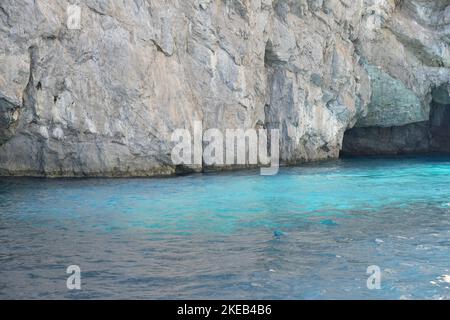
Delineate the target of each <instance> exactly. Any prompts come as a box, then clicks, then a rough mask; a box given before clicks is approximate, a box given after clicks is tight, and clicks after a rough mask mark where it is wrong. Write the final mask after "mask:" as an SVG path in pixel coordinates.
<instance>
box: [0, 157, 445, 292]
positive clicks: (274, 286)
mask: <svg viewBox="0 0 450 320" xmlns="http://www.w3.org/2000/svg"><path fill="white" fill-rule="evenodd" d="M0 243H1V246H0V298H14V299H20V298H44V299H54V298H69V299H84V298H88V299H89V298H92V299H94V298H102V299H118V298H137V299H177V298H189V299H201V298H205V299H214V298H220V299H222V298H223V299H336V298H347V299H381V298H386V299H421V298H426V299H448V298H450V289H449V287H450V284H449V283H447V282H445V281H444V279H447V278H445V276H446V275H450V270H449V269H450V157H401V158H363V159H341V160H337V161H330V162H324V163H320V164H312V165H307V166H303V167H299V168H285V169H282V170H281V171H280V174H278V175H276V176H271V177H269V176H260V175H258V171H242V172H237V173H223V174H207V175H205V174H204V175H200V174H198V175H191V176H184V177H176V178H167V179H117V180H113V179H84V180H69V179H63V180H45V179H12V178H3V179H0ZM69 265H79V266H80V268H81V279H82V280H81V281H82V288H81V290H79V291H69V290H68V289H67V288H66V279H67V277H68V275H66V268H67V267H68V266H69ZM371 265H377V266H379V267H380V269H381V271H382V276H381V289H380V290H369V289H368V288H367V285H366V281H367V278H368V276H369V275H368V274H367V273H366V271H367V267H368V266H371Z"/></svg>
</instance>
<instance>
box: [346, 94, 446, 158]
mask: <svg viewBox="0 0 450 320" xmlns="http://www.w3.org/2000/svg"><path fill="white" fill-rule="evenodd" d="M433 153H434V154H450V96H449V92H448V90H447V86H441V87H438V88H436V89H434V90H433V91H432V100H431V103H430V117H429V120H428V121H423V122H417V123H411V124H407V125H404V126H398V127H357V126H356V127H355V128H352V129H349V130H347V131H346V132H345V134H344V140H343V144H342V150H341V156H342V157H346V156H367V155H402V154H433Z"/></svg>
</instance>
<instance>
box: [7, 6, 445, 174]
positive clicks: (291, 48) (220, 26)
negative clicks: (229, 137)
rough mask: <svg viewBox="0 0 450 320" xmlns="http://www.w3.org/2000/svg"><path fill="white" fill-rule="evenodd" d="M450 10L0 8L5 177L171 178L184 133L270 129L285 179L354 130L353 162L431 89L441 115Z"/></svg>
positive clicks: (425, 117) (415, 110)
mask: <svg viewBox="0 0 450 320" xmlns="http://www.w3.org/2000/svg"><path fill="white" fill-rule="evenodd" d="M73 5H75V7H78V8H79V9H80V18H81V19H80V20H79V21H74V20H71V19H72V18H73V17H74V16H73V11H71V9H70V8H74V7H73ZM449 5H450V2H449V1H448V0H436V1H422V0H421V1H419V0H412V1H398V0H396V1H394V0H353V1H350V0H164V1H163V0H151V1H148V0H147V1H146V0H124V1H120V2H119V1H113V0H95V1H94V0H84V1H81V0H80V1H76V0H71V1H65V0H40V1H33V0H2V1H1V3H0V41H1V43H2V44H4V45H2V47H1V48H0V175H33V176H150V175H166V174H173V173H175V172H176V167H175V166H173V165H172V163H171V158H170V153H171V150H172V148H173V143H172V142H171V139H170V137H171V134H172V132H173V131H174V130H175V129H177V128H188V129H191V128H192V127H193V123H194V121H202V123H203V128H204V129H208V128H218V129H222V130H225V129H227V128H230V129H233V128H243V129H247V128H259V127H261V126H262V127H266V128H278V129H280V132H281V141H280V148H281V150H280V151H281V153H280V154H281V161H282V162H283V163H286V164H296V163H300V162H304V161H312V160H320V159H326V158H336V157H338V156H339V152H340V150H341V149H342V143H343V138H344V133H345V132H346V131H347V130H348V129H351V128H352V127H354V126H355V124H356V126H357V130H362V131H360V132H362V135H363V136H365V137H367V139H366V140H367V141H368V142H367V143H362V144H361V141H362V140H361V139H359V138H358V139H356V140H355V139H354V138H352V135H348V134H347V135H346V141H345V144H346V145H348V146H349V149H348V150H350V149H351V148H352V146H354V145H355V144H356V143H358V148H361V150H362V149H364V148H368V147H370V144H373V141H377V137H378V136H379V135H380V134H381V133H379V131H380V129H379V128H387V129H390V128H392V127H403V126H409V125H411V124H413V125H412V127H416V125H415V124H417V123H419V125H418V127H423V126H424V125H421V124H420V123H424V122H427V123H429V116H430V110H431V109H430V103H431V102H432V100H433V94H432V92H433V90H434V92H435V96H436V98H434V101H435V102H436V103H439V104H440V105H441V106H444V107H443V108H444V109H442V110H443V111H442V112H441V114H446V112H445V106H446V105H447V104H446V102H445V101H446V95H447V96H448V92H449V90H448V85H449V83H450V73H449V67H450V50H449V49H448V46H449V43H450V6H449ZM74 19H76V18H74ZM78 22H79V24H78ZM386 85H387V87H386ZM385 88H387V89H386V90H385ZM436 88H439V90H437V89H436ZM437 100H439V101H440V102H438V101H437ZM443 100H444V101H443ZM439 119H441V120H442V121H443V122H442V121H441V122H440V124H439V126H434V127H440V128H442V126H444V127H445V123H446V120H445V119H446V116H442V117H440V118H439ZM425 127H430V126H429V125H428V124H427V125H425ZM401 130H402V129H400V131H401ZM427 130H428V129H427ZM427 130H425V131H427ZM395 131H397V129H395ZM419 131H420V130H417V131H415V130H413V133H411V135H410V137H413V136H415V135H420V134H419V133H418V132H419ZM438 131H439V132H440V135H439V136H442V134H444V133H443V132H444V131H445V130H443V129H442V130H441V129H440V130H438ZM348 132H351V131H348ZM427 132H428V131H427ZM383 134H384V133H383ZM360 136H361V135H360ZM347 137H348V139H347ZM422 138H423V137H422ZM407 141H409V140H407ZM389 143H390V142H389V141H386V145H389ZM401 143H403V144H404V142H401ZM401 143H400V144H401ZM436 143H437V142H436ZM418 144H420V143H418ZM407 145H410V142H408V143H407ZM391 147H392V145H389V148H391ZM395 148H396V147H395V144H394V149H395ZM412 149H414V148H412ZM200 170H201V168H200Z"/></svg>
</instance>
